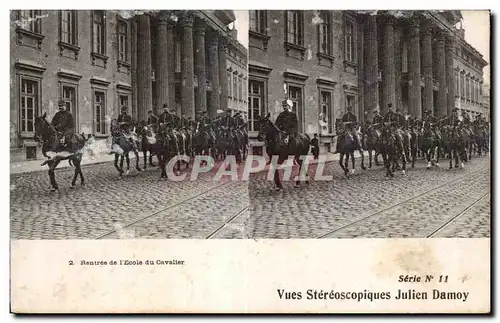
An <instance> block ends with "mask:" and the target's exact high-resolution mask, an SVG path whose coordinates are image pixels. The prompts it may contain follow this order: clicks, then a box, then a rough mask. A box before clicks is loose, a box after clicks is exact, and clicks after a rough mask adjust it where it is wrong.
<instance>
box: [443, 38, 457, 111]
mask: <svg viewBox="0 0 500 323" xmlns="http://www.w3.org/2000/svg"><path fill="white" fill-rule="evenodd" d="M454 45H455V39H454V38H453V36H451V35H450V36H448V37H447V38H446V46H445V47H446V54H445V55H446V57H445V60H446V87H447V92H446V98H447V100H446V101H447V106H448V109H447V112H448V115H451V112H452V111H453V109H454V108H455V75H454V73H453V51H454V49H455V47H454Z"/></svg>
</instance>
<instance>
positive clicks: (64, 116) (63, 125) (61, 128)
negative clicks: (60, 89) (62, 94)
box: [51, 100, 75, 149]
mask: <svg viewBox="0 0 500 323" xmlns="http://www.w3.org/2000/svg"><path fill="white" fill-rule="evenodd" d="M58 106H59V111H57V112H56V114H55V115H54V118H52V122H51V123H52V126H53V127H54V128H55V130H56V131H57V132H58V133H60V134H62V138H61V144H62V147H63V149H64V148H66V147H67V146H68V142H70V141H71V137H72V136H73V131H74V127H75V122H74V120H73V116H72V115H71V112H69V111H67V110H66V103H65V102H64V101H62V100H60V101H59V102H58Z"/></svg>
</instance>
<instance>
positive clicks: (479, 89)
mask: <svg viewBox="0 0 500 323" xmlns="http://www.w3.org/2000/svg"><path fill="white" fill-rule="evenodd" d="M464 33H465V31H464V30H463V29H462V28H461V26H460V29H459V30H458V36H459V37H457V46H455V52H454V58H455V62H454V68H455V70H454V73H455V100H456V101H455V106H456V107H457V108H459V110H460V113H461V114H468V115H469V117H471V118H472V117H475V116H477V115H483V116H485V113H484V112H485V111H484V95H485V93H484V80H483V68H484V67H485V66H486V65H487V64H488V63H487V62H486V61H485V60H484V59H483V57H482V55H481V54H480V53H479V52H478V51H477V50H475V49H474V48H473V47H472V46H471V45H469V44H468V43H467V42H466V41H465V40H464ZM485 117H486V116H485Z"/></svg>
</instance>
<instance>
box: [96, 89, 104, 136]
mask: <svg viewBox="0 0 500 323" xmlns="http://www.w3.org/2000/svg"><path fill="white" fill-rule="evenodd" d="M94 116H95V118H94V122H95V133H96V134H99V135H105V134H106V93H105V92H102V91H94Z"/></svg>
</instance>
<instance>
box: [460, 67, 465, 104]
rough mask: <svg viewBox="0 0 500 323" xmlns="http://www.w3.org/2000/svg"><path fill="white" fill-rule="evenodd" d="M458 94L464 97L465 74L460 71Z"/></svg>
mask: <svg viewBox="0 0 500 323" xmlns="http://www.w3.org/2000/svg"><path fill="white" fill-rule="evenodd" d="M460 96H461V97H462V99H465V76H464V75H463V74H462V73H460Z"/></svg>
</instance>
